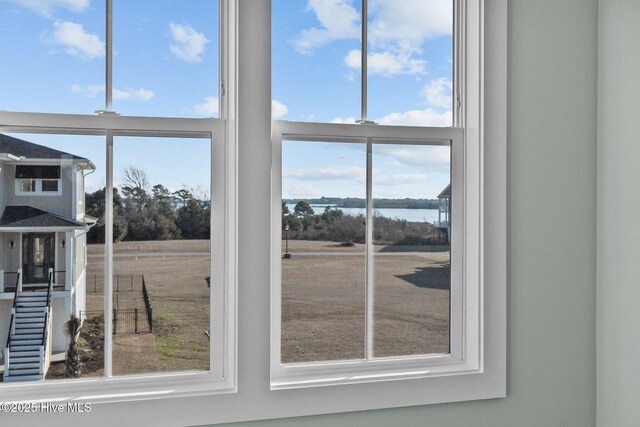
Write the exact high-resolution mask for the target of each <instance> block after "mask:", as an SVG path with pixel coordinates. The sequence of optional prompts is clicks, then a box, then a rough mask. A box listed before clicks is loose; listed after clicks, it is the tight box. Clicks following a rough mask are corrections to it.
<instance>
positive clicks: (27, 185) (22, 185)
mask: <svg viewBox="0 0 640 427" xmlns="http://www.w3.org/2000/svg"><path fill="white" fill-rule="evenodd" d="M17 192H18V193H35V192H36V180H35V179H19V180H18V190H17Z"/></svg>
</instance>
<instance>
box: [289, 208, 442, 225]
mask: <svg viewBox="0 0 640 427" xmlns="http://www.w3.org/2000/svg"><path fill="white" fill-rule="evenodd" d="M327 206H331V207H334V206H335V205H321V204H313V205H311V207H312V208H313V211H314V212H315V213H316V215H319V214H322V212H324V209H325V208H326V207H327ZM287 207H288V208H289V212H292V213H293V212H294V210H293V209H294V208H295V207H296V205H295V203H288V204H287ZM338 209H340V210H341V211H342V212H344V214H345V215H351V216H358V215H366V211H365V209H364V208H338ZM373 214H374V215H378V216H384V217H386V218H391V219H399V220H402V219H404V220H406V221H410V222H429V223H431V224H433V223H434V222H437V221H438V209H391V208H383V209H374V210H373Z"/></svg>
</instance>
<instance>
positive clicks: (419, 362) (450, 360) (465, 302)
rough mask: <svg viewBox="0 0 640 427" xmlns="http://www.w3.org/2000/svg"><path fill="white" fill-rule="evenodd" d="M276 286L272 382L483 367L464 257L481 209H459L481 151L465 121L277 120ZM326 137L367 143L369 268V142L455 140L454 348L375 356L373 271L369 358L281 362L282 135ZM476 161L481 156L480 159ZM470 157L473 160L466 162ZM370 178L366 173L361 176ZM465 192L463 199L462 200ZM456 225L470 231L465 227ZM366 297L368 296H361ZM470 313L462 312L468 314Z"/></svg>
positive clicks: (473, 291) (286, 384)
mask: <svg viewBox="0 0 640 427" xmlns="http://www.w3.org/2000/svg"><path fill="white" fill-rule="evenodd" d="M272 129H273V130H272V141H273V142H272V144H273V152H272V153H273V157H272V160H271V161H272V173H273V175H272V180H271V183H272V189H273V190H272V200H271V202H272V211H271V219H272V233H273V234H272V235H273V239H272V249H271V260H272V266H271V271H272V281H271V283H272V290H271V292H272V293H271V313H272V317H271V340H272V343H271V389H272V390H277V389H281V388H297V387H313V386H315V385H318V384H323V385H330V384H350V383H358V382H370V381H379V380H380V379H381V378H384V379H385V380H391V379H406V378H424V377H430V376H437V375H443V374H450V373H453V372H455V373H463V372H475V371H477V370H478V369H479V366H480V360H479V353H480V352H479V336H478V334H476V333H475V332H476V331H478V328H477V327H476V326H477V325H478V324H479V321H480V317H479V308H480V301H479V294H478V292H477V290H478V287H477V286H474V282H473V280H466V281H465V278H473V277H476V278H477V277H478V276H479V271H478V265H477V263H473V262H466V263H465V262H464V261H463V260H470V259H477V258H478V254H479V248H478V246H477V244H478V239H477V238H476V236H477V233H478V229H477V226H476V224H478V223H479V217H478V212H468V211H466V212H465V215H464V216H463V210H462V209H460V208H458V207H460V206H466V205H467V204H469V203H472V202H473V200H474V199H477V198H478V197H479V196H480V194H479V191H480V189H479V180H478V179H476V178H477V177H474V176H471V175H469V174H465V173H464V172H465V171H464V165H465V159H466V160H468V163H471V162H473V161H474V160H472V159H470V157H471V156H473V155H474V154H476V155H477V152H476V151H474V150H470V149H469V148H468V146H467V145H466V144H465V143H464V132H463V130H462V129H460V128H447V127H436V128H429V127H396V126H377V125H372V124H362V125H352V124H329V123H305V122H287V121H275V122H274V124H273V127H272ZM283 139H284V140H288V141H291V142H290V143H293V144H295V143H297V142H298V141H320V142H327V143H334V144H340V143H350V144H362V145H364V146H366V149H367V153H368V155H367V168H366V169H367V177H366V178H367V179H366V182H367V185H366V193H367V200H368V202H369V203H367V232H366V234H367V236H366V239H365V240H366V253H365V254H364V256H365V259H366V265H367V271H368V272H369V273H371V272H372V271H373V268H374V253H373V248H372V240H371V237H372V235H373V216H372V212H373V207H372V204H371V197H372V196H371V195H372V182H371V181H372V179H371V178H372V177H371V171H372V156H371V155H370V154H371V151H372V150H371V148H372V146H373V145H377V144H400V145H413V146H437V145H448V146H449V147H451V148H450V149H451V177H452V183H451V184H452V196H453V198H454V199H453V205H454V206H455V207H456V208H454V209H453V211H452V215H453V217H452V220H453V226H452V235H451V239H452V243H451V248H452V249H451V297H450V302H451V303H450V314H451V316H450V319H451V323H450V333H451V335H450V345H451V349H450V353H448V354H428V355H406V356H397V357H385V358H380V357H375V354H374V351H373V324H374V298H375V296H374V286H375V285H374V282H373V276H372V275H371V274H369V273H368V274H367V280H366V282H367V283H366V292H365V294H366V297H365V299H366V304H365V348H364V358H363V359H356V360H337V361H322V362H305V363H287V364H283V363H281V362H280V361H281V339H280V338H281V335H282V334H281V328H282V325H281V318H282V305H281V301H282V287H281V284H282V280H281V279H282V254H281V252H282V249H281V241H282V238H281V232H280V230H282V215H281V214H280V212H281V209H282V179H281V176H282V141H283ZM475 160H476V161H477V159H475ZM468 163H467V164H468ZM363 178H364V177H363ZM463 195H464V200H463ZM458 230H465V233H464V234H463V233H460V232H459V231H458ZM363 303H365V301H363ZM463 313H464V315H463Z"/></svg>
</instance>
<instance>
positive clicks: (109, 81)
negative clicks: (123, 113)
mask: <svg viewBox="0 0 640 427" xmlns="http://www.w3.org/2000/svg"><path fill="white" fill-rule="evenodd" d="M106 7H107V12H106V16H107V23H106V33H107V34H106V37H105V38H106V45H105V49H106V52H105V53H106V60H105V66H106V72H105V91H104V92H105V109H106V110H107V111H109V110H111V101H112V92H113V90H112V87H113V0H106Z"/></svg>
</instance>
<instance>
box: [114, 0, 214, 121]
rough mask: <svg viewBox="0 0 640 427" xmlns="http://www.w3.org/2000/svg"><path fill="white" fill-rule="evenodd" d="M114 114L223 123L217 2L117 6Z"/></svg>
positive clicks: (146, 0)
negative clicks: (215, 119) (210, 119)
mask: <svg viewBox="0 0 640 427" xmlns="http://www.w3.org/2000/svg"><path fill="white" fill-rule="evenodd" d="M113 3H114V4H113V43H114V56H113V85H114V89H113V109H114V111H117V112H119V113H121V114H126V115H142V116H165V117H219V114H218V96H219V94H218V72H219V71H218V65H219V59H218V55H219V47H218V46H219V41H218V38H219V36H218V31H219V23H218V0H189V1H175V0H159V1H150V0H114V2H113Z"/></svg>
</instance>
